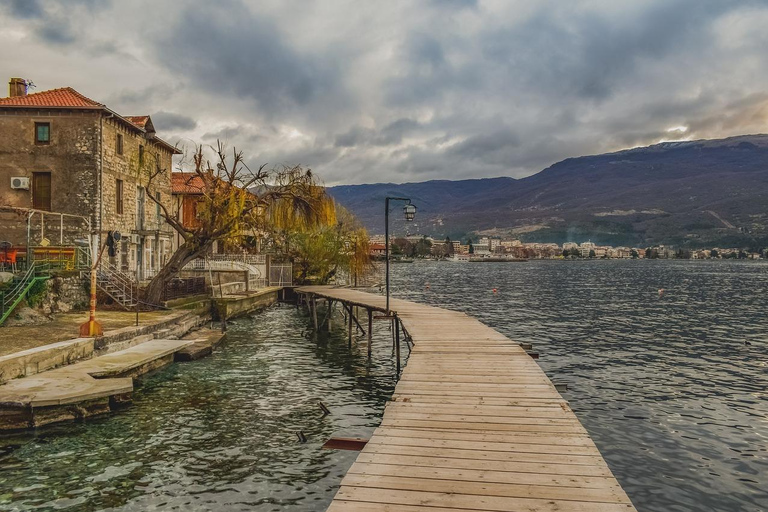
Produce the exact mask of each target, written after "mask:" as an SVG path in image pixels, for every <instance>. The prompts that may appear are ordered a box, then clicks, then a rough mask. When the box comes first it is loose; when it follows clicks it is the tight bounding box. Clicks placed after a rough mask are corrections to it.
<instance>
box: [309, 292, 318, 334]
mask: <svg viewBox="0 0 768 512" xmlns="http://www.w3.org/2000/svg"><path fill="white" fill-rule="evenodd" d="M310 309H311V310H312V325H313V326H314V327H315V332H317V299H316V298H315V296H314V295H312V306H311V307H310Z"/></svg>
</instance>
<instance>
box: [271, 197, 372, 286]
mask: <svg viewBox="0 0 768 512" xmlns="http://www.w3.org/2000/svg"><path fill="white" fill-rule="evenodd" d="M336 210H337V217H336V221H335V222H333V223H329V222H326V223H319V224H316V225H314V226H306V227H305V229H294V230H293V231H291V232H290V233H289V234H288V236H286V237H285V239H284V245H283V247H282V249H283V251H284V253H285V254H287V255H288V257H289V258H290V259H291V260H292V261H293V266H294V273H295V274H296V280H297V281H298V282H300V283H307V282H314V283H316V284H327V283H328V282H329V281H330V280H331V279H333V278H334V277H336V276H337V275H338V273H339V272H340V271H345V272H347V273H348V274H349V276H350V280H352V284H354V283H355V282H356V281H357V279H356V278H358V277H360V278H362V277H365V275H366V274H367V273H368V272H369V271H371V270H373V268H374V266H373V263H372V262H371V257H370V245H369V241H368V234H367V232H366V231H365V229H364V228H363V227H362V226H361V225H360V224H359V222H358V221H357V220H356V219H355V218H354V217H353V216H352V214H350V213H349V212H348V211H346V210H345V209H343V208H341V207H338V206H337V207H336Z"/></svg>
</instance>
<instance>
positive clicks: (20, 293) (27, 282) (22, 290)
mask: <svg viewBox="0 0 768 512" xmlns="http://www.w3.org/2000/svg"><path fill="white" fill-rule="evenodd" d="M49 277H50V276H49V268H48V265H41V264H39V263H35V262H32V264H31V265H30V266H29V268H28V269H27V271H26V272H25V273H24V274H23V275H22V276H18V277H14V278H13V280H12V281H11V283H10V286H9V287H8V288H6V289H5V290H3V291H0V325H3V323H4V322H5V321H6V320H7V319H8V317H9V316H11V313H13V310H14V309H16V306H18V305H19V303H20V302H21V301H22V299H24V297H26V296H27V293H28V292H29V290H31V289H32V287H33V286H34V285H35V284H36V283H38V282H40V281H45V280H46V279H48V278H49Z"/></svg>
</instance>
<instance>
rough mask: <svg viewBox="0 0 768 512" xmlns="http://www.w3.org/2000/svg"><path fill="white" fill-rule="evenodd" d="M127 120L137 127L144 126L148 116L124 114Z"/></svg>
mask: <svg viewBox="0 0 768 512" xmlns="http://www.w3.org/2000/svg"><path fill="white" fill-rule="evenodd" d="M124 117H125V118H126V119H127V120H129V121H130V122H132V123H133V124H135V125H136V126H138V127H139V128H144V127H145V126H146V125H147V121H149V116H124Z"/></svg>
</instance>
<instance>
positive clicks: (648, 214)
mask: <svg viewBox="0 0 768 512" xmlns="http://www.w3.org/2000/svg"><path fill="white" fill-rule="evenodd" d="M328 190H329V192H330V194H331V195H332V196H333V197H334V198H335V199H336V201H337V202H338V203H339V204H341V205H342V206H344V207H345V208H347V209H348V210H350V211H351V212H352V213H354V214H355V215H356V216H357V217H358V218H359V219H360V220H361V221H362V222H363V224H364V225H365V226H366V228H368V230H369V232H371V233H383V232H384V211H383V210H384V198H385V197H386V196H398V197H408V198H410V199H411V200H412V202H413V203H414V204H415V205H416V206H417V207H418V213H417V218H416V221H415V222H413V223H405V221H404V220H403V219H402V214H400V213H399V211H398V210H397V208H393V214H392V215H391V217H390V218H391V219H392V220H391V224H390V226H391V230H392V232H393V233H395V234H403V233H406V232H408V233H411V234H415V233H419V234H427V235H432V236H435V237H445V236H450V237H452V238H464V237H470V236H477V235H497V236H514V237H518V238H520V239H522V240H524V241H539V242H557V243H563V242H568V241H574V242H581V241H585V240H592V241H593V242H595V243H598V244H611V245H632V246H649V245H656V244H667V245H674V246H679V247H714V246H720V247H736V246H738V247H752V248H758V247H760V248H762V247H765V246H766V245H768V135H743V136H738V137H730V138H727V139H718V140H696V141H685V142H664V143H660V144H655V145H652V146H648V147H641V148H633V149H627V150H623V151H618V152H615V153H607V154H601V155H592V156H583V157H578V158H568V159H566V160H563V161H561V162H558V163H556V164H554V165H552V166H550V167H548V168H546V169H544V170H542V171H540V172H538V173H536V174H533V175H531V176H528V177H525V178H521V179H514V178H509V177H501V178H488V179H472V180H459V181H449V180H434V181H426V182H420V183H402V184H393V183H377V184H367V185H342V186H336V187H330V188H329V189H328ZM393 204H401V203H393Z"/></svg>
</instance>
